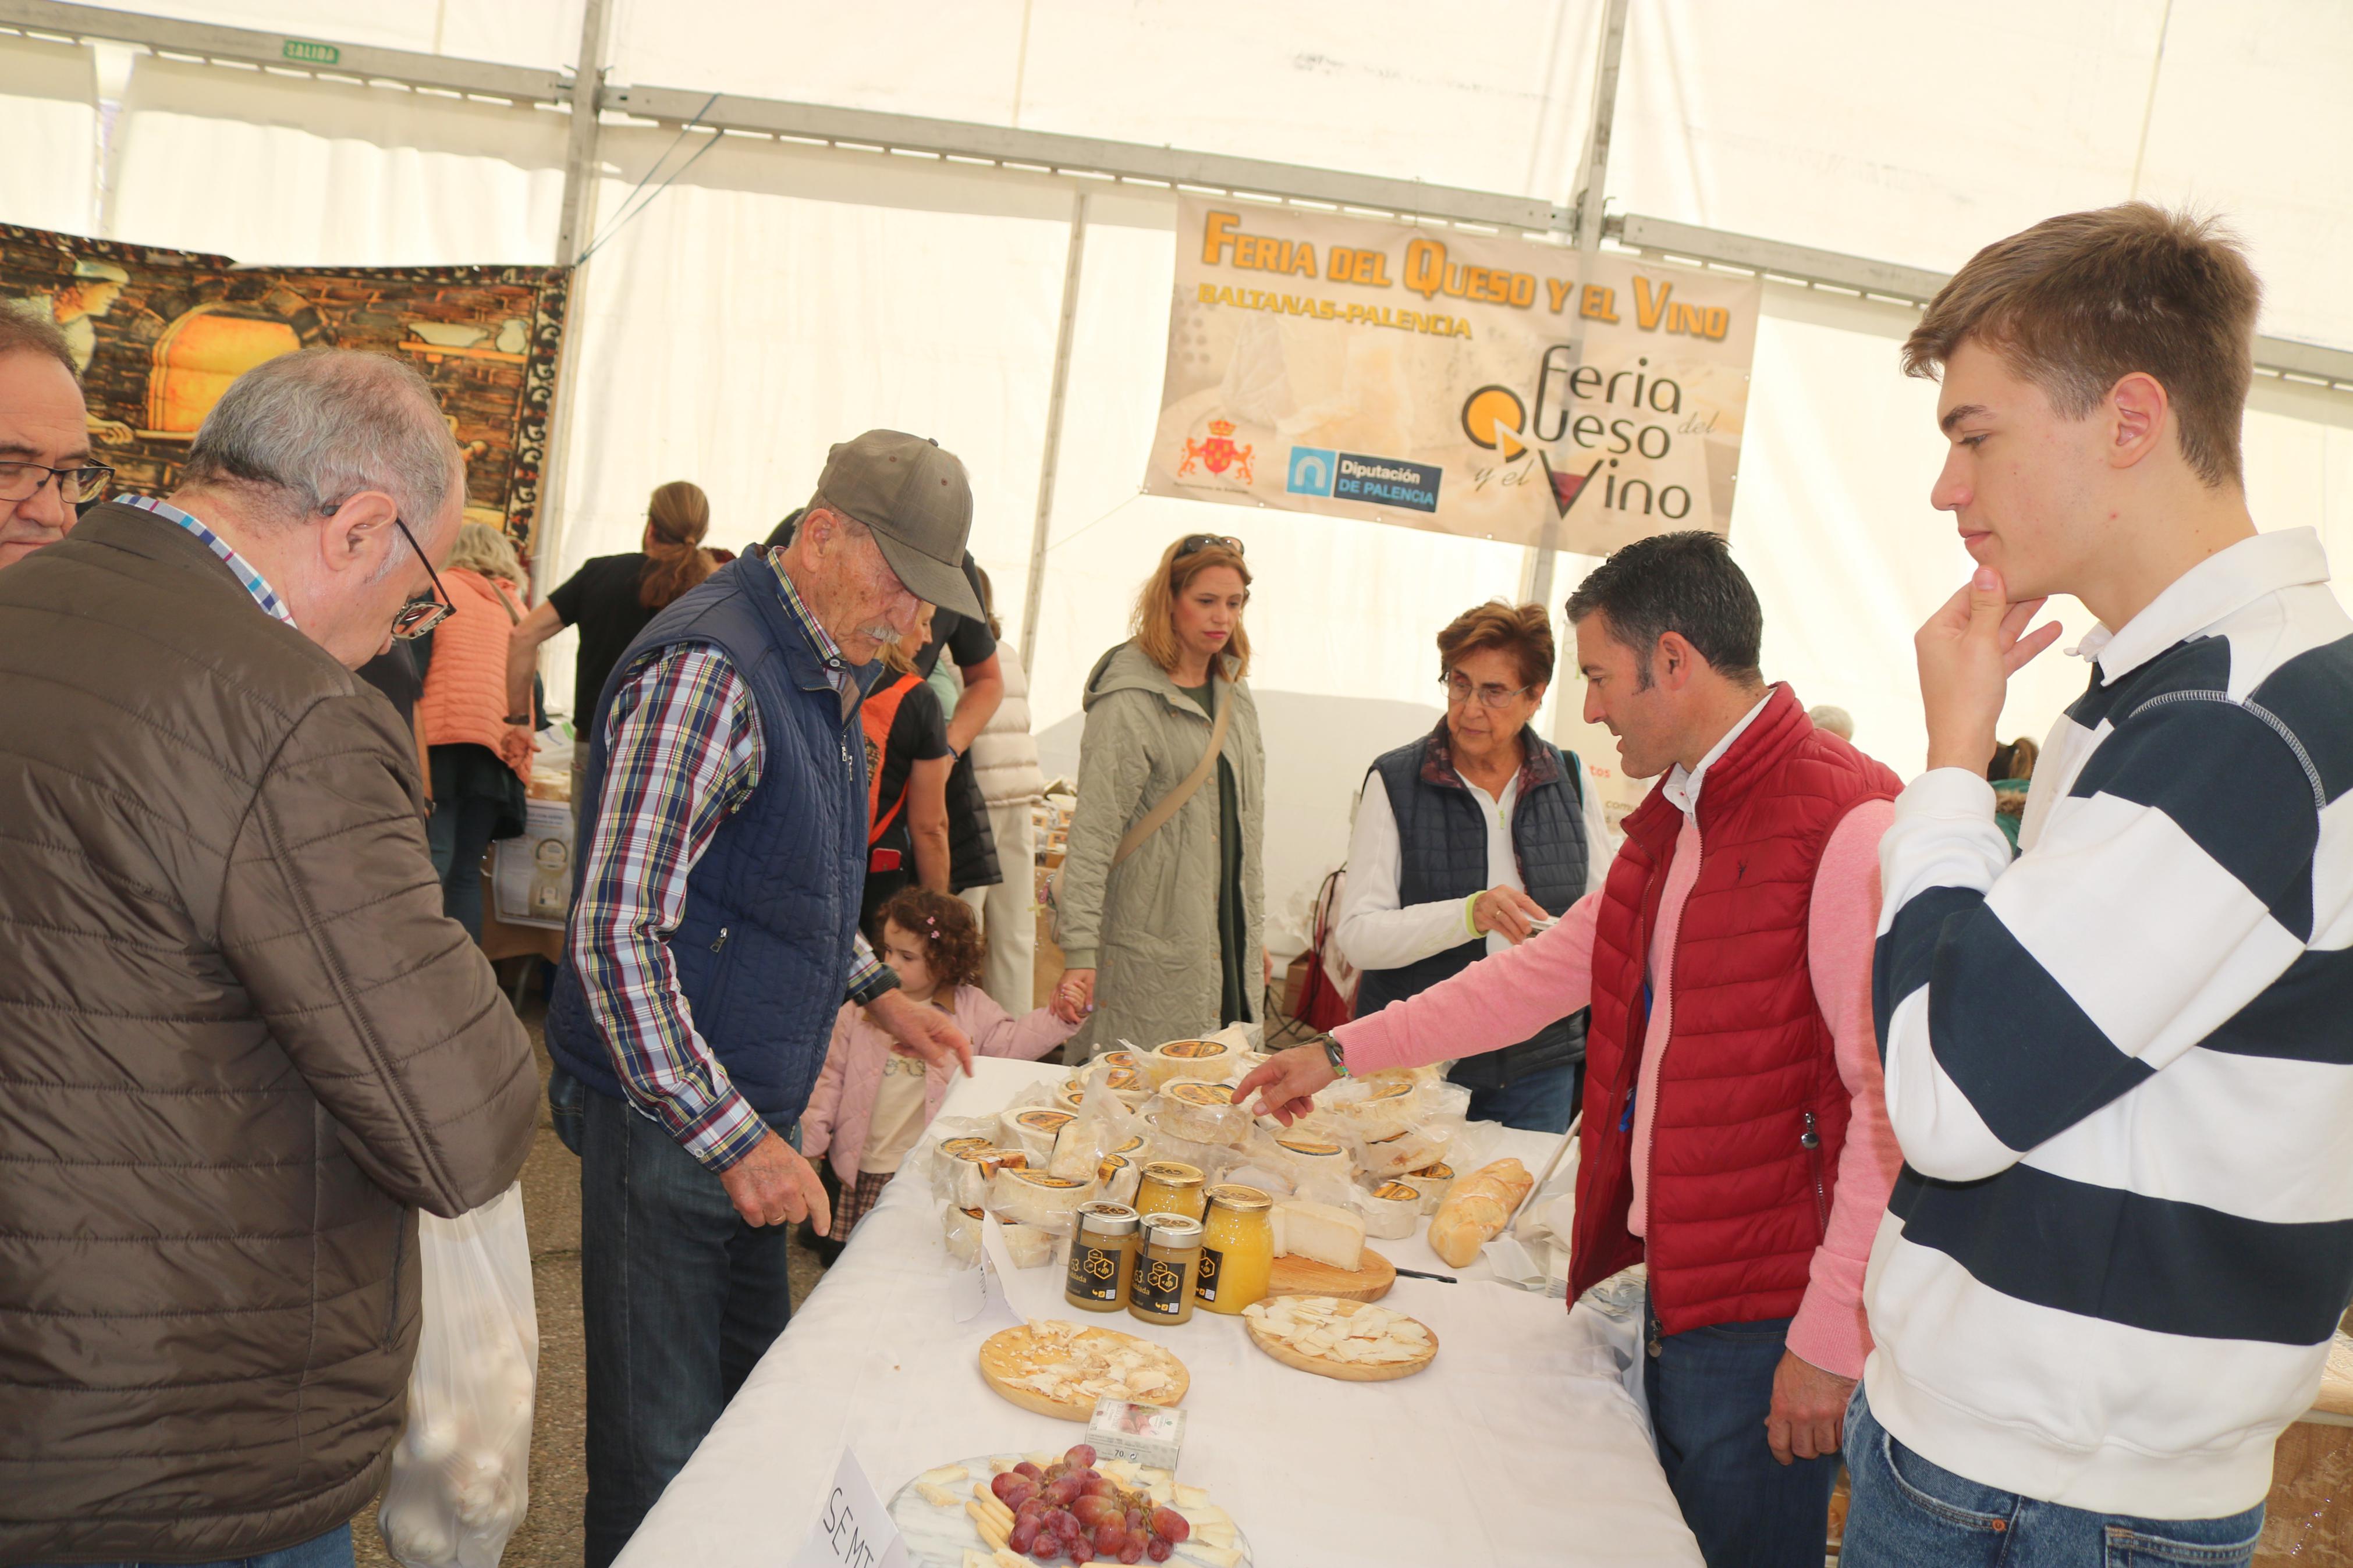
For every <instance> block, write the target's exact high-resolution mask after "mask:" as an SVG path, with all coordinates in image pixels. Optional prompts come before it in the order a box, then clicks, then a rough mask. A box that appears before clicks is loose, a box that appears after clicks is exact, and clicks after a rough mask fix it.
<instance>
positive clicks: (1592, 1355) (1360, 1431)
mask: <svg viewBox="0 0 2353 1568" xmlns="http://www.w3.org/2000/svg"><path fill="white" fill-rule="evenodd" d="M976 1066H977V1069H978V1076H977V1077H976V1078H974V1079H970V1080H959V1081H958V1083H957V1085H956V1087H955V1091H954V1092H953V1093H952V1094H951V1095H950V1097H949V1100H948V1102H947V1104H946V1106H945V1107H944V1110H943V1111H942V1114H943V1115H944V1116H970V1115H976V1114H982V1113H986V1112H989V1111H993V1110H997V1109H998V1108H999V1107H1001V1106H1003V1105H1004V1104H1005V1103H1006V1102H1007V1101H1008V1100H1010V1099H1011V1098H1012V1097H1013V1096H1014V1095H1016V1094H1017V1093H1018V1092H1019V1091H1020V1089H1022V1088H1023V1087H1024V1086H1025V1085H1027V1084H1029V1083H1031V1082H1033V1081H1036V1080H1037V1079H1039V1078H1041V1077H1044V1076H1048V1075H1049V1074H1050V1073H1058V1072H1060V1070H1061V1069H1060V1068H1041V1067H1040V1066H1039V1065H1038V1064H1035V1063H1030V1062H1015V1061H1005V1060H999V1059H996V1058H981V1060H980V1061H979V1062H978V1063H977V1064H976ZM1505 1136H1506V1138H1507V1139H1510V1140H1514V1142H1509V1143H1507V1144H1506V1145H1505V1147H1504V1151H1503V1152H1510V1153H1514V1154H1517V1155H1519V1156H1520V1157H1521V1158H1522V1159H1523V1160H1524V1161H1525V1162H1526V1163H1528V1164H1529V1165H1530V1167H1531V1168H1532V1169H1533V1168H1534V1167H1535V1165H1536V1163H1537V1162H1538V1161H1540V1160H1542V1159H1544V1158H1546V1156H1548V1155H1549V1153H1550V1141H1549V1140H1546V1139H1544V1138H1542V1137H1539V1136H1537V1135H1535V1134H1525V1133H1509V1134H1506V1135H1505ZM917 1148H918V1151H919V1152H921V1153H923V1154H927V1153H928V1150H929V1144H928V1142H925V1143H919V1144H918V1145H917ZM923 1169H924V1167H922V1166H920V1165H919V1166H915V1167H913V1173H911V1174H909V1175H906V1176H904V1177H902V1179H901V1180H898V1181H894V1182H892V1184H891V1185H890V1187H889V1189H888V1190H887V1191H886V1192H885V1193H884V1194H883V1197H882V1201H881V1204H880V1205H877V1207H876V1208H875V1210H874V1212H873V1213H872V1214H871V1215H869V1216H868V1218H867V1220H866V1222H865V1223H864V1224H863V1225H861V1226H860V1227H859V1229H858V1233H857V1236H856V1237H855V1238H854V1239H853V1240H852V1242H851V1243H850V1245H849V1247H848V1248H847V1249H846V1250H845V1251H844V1252H843V1254H842V1256H841V1260H840V1261H839V1263H837V1264H835V1265H834V1267H833V1269H832V1271H831V1272H830V1273H828V1275H827V1276H826V1279H825V1281H824V1283H823V1284H822V1285H820V1286H819V1287H818V1289H817V1291H816V1292H815V1293H814V1294H813V1295H811V1296H810V1298H809V1300H808V1301H807V1305H806V1306H805V1307H804V1308H803V1309H802V1310H801V1311H800V1313H799V1314H798V1315H797V1317H795V1318H794V1320H793V1324H792V1327H791V1328H790V1329H789V1330H787V1331H786V1333H785V1334H784V1336H783V1337H782V1338H781V1339H779V1340H778V1341H777V1342H776V1344H775V1345H774V1346H773V1347H771V1348H770V1350H769V1352H768V1353H767V1355H766V1356H765V1357H764V1358H763V1359H762V1360H761V1363H760V1364H759V1366H758V1367H757V1368H756V1369H754V1372H753V1373H752V1376H751V1378H750V1380H749V1381H748V1382H746V1383H745V1384H744V1389H743V1392H742V1393H741V1394H738V1395H737V1396H736V1399H735V1401H734V1403H733V1405H729V1406H728V1408H727V1411H726V1413H725V1414H724V1415H722V1416H721V1417H720V1420H719V1424H718V1425H717V1426H714V1427H713V1428H712V1431H711V1435H710V1436H708V1437H707V1438H705V1439H704V1441H703V1444H702V1447H701V1448H699V1449H698V1450H696V1452H695V1455H694V1458H693V1459H692V1460H691V1462H689V1464H688V1465H687V1467H686V1468H685V1469H684V1470H683V1471H681V1473H680V1474H679V1476H678V1479H676V1480H674V1481H672V1482H671V1483H670V1489H669V1490H668V1491H666V1492H664V1493H663V1494H662V1499H661V1501H660V1502H659V1504H658V1505H657V1506H656V1507H655V1509H654V1510H653V1512H652V1513H651V1514H650V1515H649V1516H648V1518H647V1520H646V1522H645V1524H644V1526H643V1527H642V1528H641V1529H640V1530H639V1531H638V1535H637V1538H636V1539H635V1540H633V1541H632V1542H630V1543H629V1546H628V1550H627V1551H626V1552H624V1553H623V1554H622V1556H621V1559H620V1568H651V1565H653V1564H657V1563H662V1564H668V1563H691V1564H693V1565H694V1568H776V1564H778V1563H784V1562H786V1561H788V1560H789V1559H790V1557H791V1555H792V1553H793V1552H794V1550H795V1549H796V1547H797V1545H798V1544H799V1542H800V1539H801V1537H802V1535H803V1534H804V1533H805V1532H806V1531H807V1528H808V1523H809V1521H810V1520H811V1519H812V1518H813V1517H815V1515H816V1512H817V1510H818V1505H819V1502H820V1501H821V1500H822V1498H823V1496H824V1493H825V1489H826V1487H827V1485H828V1482H829V1481H830V1480H831V1479H832V1477H833V1473H834V1468H835V1466H836V1464H837V1462H838V1461H839V1458H840V1455H841V1450H842V1448H843V1447H844V1445H848V1446H849V1447H852V1448H854V1449H855V1450H856V1452H857V1455H858V1458H859V1461H860V1464H862V1465H863V1466H864V1467H865V1469H866V1472H867V1475H868V1476H869V1478H870V1479H871V1480H872V1481H873V1483H874V1486H875V1488H876V1489H877V1490H879V1491H880V1492H881V1494H882V1495H883V1496H884V1497H885V1498H888V1497H889V1496H891V1495H892V1493H893V1492H895V1491H897V1490H898V1489H899V1488H900V1487H901V1486H902V1484H903V1483H904V1482H905V1481H906V1480H907V1479H908V1478H909V1477H911V1476H913V1475H914V1474H915V1473H917V1472H918V1471H921V1470H923V1469H926V1468H930V1467H932V1466H934V1465H939V1464H944V1463H947V1462H949V1461H951V1460H955V1459H961V1458H968V1457H970V1456H972V1455H976V1454H987V1453H999V1452H1005V1451H1008V1450H1017V1449H1018V1450H1028V1449H1036V1448H1061V1447H1066V1446H1067V1445H1069V1444H1071V1443H1075V1442H1077V1441H1079V1440H1080V1438H1081V1437H1082V1435H1083V1431H1082V1428H1081V1427H1080V1426H1077V1425H1076V1424H1075V1423H1071V1422H1065V1421H1055V1420H1051V1419H1050V1418H1048V1417H1046V1416H1042V1415H1031V1414H1029V1412H1027V1411H1025V1410H1021V1409H1018V1408H1017V1407H1016V1406H1014V1405H1009V1404H1008V1403H1007V1402H1006V1401H1004V1400H1003V1399H1000V1398H999V1397H997V1394H994V1393H992V1392H990V1390H989V1388H988V1385H987V1384H986V1383H984V1382H982V1381H981V1376H980V1372H979V1367H978V1356H979V1350H980V1342H981V1341H982V1340H983V1339H985V1338H987V1333H988V1332H989V1330H988V1329H987V1328H986V1327H984V1326H983V1325H982V1324H980V1323H978V1322H975V1323H972V1324H962V1323H958V1322H956V1321H955V1318H954V1316H953V1313H952V1311H951V1308H950V1290H951V1279H952V1276H953V1275H954V1273H955V1265H954V1264H953V1263H952V1261H951V1260H950V1259H949V1258H948V1257H947V1254H946V1251H945V1249H944V1247H942V1245H941V1233H940V1225H939V1219H938V1210H939V1206H940V1205H938V1203H937V1202H936V1201H934V1198H933V1196H932V1194H931V1187H930V1183H929V1181H928V1180H927V1179H925V1177H924V1176H923ZM1377 1246H1378V1247H1379V1248H1380V1250H1381V1251H1383V1252H1385V1253H1387V1254H1388V1256H1389V1258H1391V1259H1392V1260H1393V1261H1395V1262H1397V1263H1398V1264H1399V1265H1401V1266H1403V1267H1405V1268H1424V1269H1430V1270H1435V1271H1439V1272H1444V1273H1457V1272H1461V1271H1458V1270H1454V1269H1450V1268H1446V1266H1445V1265H1444V1264H1442V1263H1441V1262H1440V1261H1439V1259H1438V1258H1437V1257H1436V1255H1434V1254H1433V1253H1431V1252H1430V1249H1429V1247H1428V1245H1427V1244H1426V1243H1425V1242H1424V1241H1423V1240H1422V1238H1421V1237H1420V1236H1419V1235H1417V1236H1415V1237H1412V1238H1411V1239H1409V1240H1406V1241H1397V1242H1380V1243H1377ZM1479 1267H1480V1266H1478V1265H1475V1264H1474V1265H1473V1271H1474V1272H1475V1271H1476V1270H1477V1268H1479ZM1048 1272H1054V1273H1055V1279H1054V1281H1053V1289H1054V1299H1055V1301H1056V1303H1057V1309H1056V1310H1055V1313H1054V1315H1056V1316H1062V1317H1067V1318H1070V1319H1071V1320H1074V1321H1084V1316H1085V1315H1083V1314H1081V1313H1079V1312H1076V1311H1071V1310H1062V1309H1061V1308H1060V1275H1059V1272H1058V1271H1049V1270H1039V1269H1029V1270H1024V1271H1022V1274H1023V1279H1022V1281H1021V1283H1020V1286H1019V1288H1020V1289H1023V1290H1027V1289H1030V1286H1029V1280H1030V1279H1037V1280H1039V1281H1042V1280H1043V1278H1044V1276H1045V1275H1046V1274H1047V1273H1048ZM1018 1300H1019V1297H1018V1296H1017V1302H1018ZM1384 1305H1387V1306H1391V1307H1396V1308H1398V1309H1400V1310H1404V1311H1407V1312H1410V1313H1412V1314H1413V1315H1414V1316H1415V1317H1417V1318H1419V1319H1420V1320H1421V1321H1424V1322H1426V1323H1428V1324H1429V1325H1430V1329H1431V1330H1432V1331H1434V1332H1435V1333H1436V1334H1437V1336H1438V1339H1439V1343H1440V1352H1439V1355H1438V1359H1437V1360H1436V1361H1435V1362H1433V1363H1431V1365H1430V1370H1429V1371H1427V1372H1424V1373H1418V1374H1417V1375H1415V1376H1412V1377H1409V1378H1405V1379H1402V1380H1400V1381H1398V1382H1395V1383H1378V1384H1347V1383H1339V1382H1335V1381H1334V1380H1332V1379H1330V1378H1322V1377H1314V1376H1311V1375H1309V1374H1307V1373H1298V1372H1294V1371H1292V1370H1291V1369H1289V1368H1287V1367H1284V1366H1282V1365H1281V1364H1280V1363H1276V1362H1274V1361H1272V1360H1271V1359H1270V1358H1268V1357H1267V1356H1266V1355H1265V1354H1263V1353H1262V1352H1260V1351H1259V1350H1258V1349H1257V1348H1256V1347H1255V1346H1253V1345H1252V1344H1250V1342H1249V1339H1248V1337H1247V1336H1246V1335H1245V1333H1244V1331H1243V1329H1242V1326H1241V1323H1240V1321H1239V1320H1236V1319H1232V1318H1222V1317H1219V1316H1218V1315H1216V1314H1214V1313H1209V1312H1197V1313H1196V1314H1195V1315H1194V1318H1193V1321H1191V1322H1189V1323H1187V1324H1185V1325H1184V1326H1182V1327H1180V1328H1172V1329H1162V1328H1153V1327H1147V1326H1145V1324H1142V1323H1139V1322H1137V1321H1135V1320H1134V1319H1133V1318H1130V1317H1128V1316H1127V1315H1126V1314H1124V1313H1121V1314H1118V1315H1117V1316H1116V1317H1106V1318H1104V1319H1103V1320H1101V1321H1103V1322H1105V1323H1108V1324H1110V1325H1111V1326H1113V1327H1114V1328H1118V1329H1121V1330H1124V1331H1129V1332H1133V1333H1136V1334H1140V1335H1142V1336H1144V1337H1145V1338H1148V1339H1153V1340H1156V1341H1158V1342H1161V1343H1163V1344H1166V1346H1168V1348H1169V1349H1171V1350H1173V1351H1175V1352H1176V1353H1177V1354H1178V1355H1179V1356H1181V1357H1182V1358H1183V1359H1184V1362H1185V1364H1186V1365H1187V1368H1189V1369H1190V1371H1191V1373H1192V1377H1193V1384H1192V1390H1191V1392H1190V1393H1189V1394H1187V1397H1186V1399H1185V1405H1184V1408H1185V1409H1186V1411H1187V1413H1188V1414H1187V1425H1186V1432H1185V1454H1184V1459H1183V1462H1182V1464H1181V1465H1180V1467H1179V1474H1180V1475H1181V1476H1182V1478H1183V1479H1186V1480H1187V1481H1189V1482H1193V1483H1195V1484H1197V1485H1202V1486H1207V1487H1208V1488H1209V1489H1210V1491H1211V1493H1212V1494H1213V1495H1214V1496H1215V1498H1216V1499H1217V1500H1218V1501H1219V1503H1220V1504H1221V1505H1223V1506H1224V1507H1225V1508H1226V1509H1227V1510H1229V1512H1231V1513H1232V1515H1233V1517H1234V1520H1235V1521H1236V1522H1237V1523H1239V1524H1240V1526H1241V1528H1242V1530H1243V1531H1244V1532H1245V1533H1247V1534H1248V1535H1249V1537H1250V1542H1251V1545H1252V1547H1253V1548H1254V1551H1255V1560H1256V1563H1257V1564H1258V1565H1259V1568H1363V1565H1365V1564H1369V1563H1400V1564H1404V1563H1411V1564H1417V1565H1423V1568H1438V1565H1445V1568H1456V1565H1461V1564H1471V1563H1496V1564H1520V1563H1529V1564H1535V1563H1542V1564H1546V1565H1547V1568H1553V1565H1560V1564H1591V1565H1593V1568H1605V1565H1607V1568H1616V1565H1620V1564H1626V1563H1677V1564H1687V1565H1690V1564H1697V1563H1699V1561H1700V1558H1699V1551H1698V1547H1697V1545H1696V1544H1695V1543H1694V1541H1693V1540H1692V1536H1691V1532H1690V1531H1688V1530H1687V1529H1685V1528H1684V1526H1683V1518H1682V1516H1681V1514H1680V1513H1678V1512H1677V1510H1676V1508H1675V1503H1674V1499H1673V1497H1672V1495H1671V1494H1670V1493H1669V1492H1668V1490H1667V1484H1666V1479H1665V1478H1664V1477H1663V1476H1662V1474H1661V1473H1660V1470H1659V1465H1658V1460H1657V1458H1655V1457H1654V1456H1653V1454H1652V1452H1651V1443H1650V1437H1649V1431H1648V1423H1647V1421H1646V1420H1645V1418H1644V1416H1643V1415H1642V1412H1641V1408H1640V1406H1639V1405H1638V1404H1637V1402H1636V1400H1635V1398H1634V1397H1633V1395H1632V1394H1630V1393H1629V1392H1628V1384H1627V1383H1626V1381H1625V1376H1626V1373H1627V1370H1628V1368H1629V1366H1630V1359H1631V1357H1632V1355H1633V1353H1634V1338H1633V1331H1632V1329H1631V1326H1630V1325H1625V1326H1621V1325H1618V1324H1614V1323H1612V1322H1611V1321H1609V1320H1608V1319H1606V1318H1604V1317H1602V1316H1601V1315H1600V1314H1599V1313H1596V1312H1594V1311H1593V1310H1591V1309H1589V1308H1588V1307H1579V1308H1578V1309H1577V1311H1575V1312H1574V1313H1571V1312H1566V1311H1564V1310H1563V1309H1562V1306H1561V1303H1560V1302H1559V1301H1557V1300H1550V1299H1547V1298H1546V1297H1543V1296H1540V1295H1535V1294H1532V1293H1530V1292H1527V1291H1524V1290H1517V1289H1511V1288H1509V1287H1507V1286H1504V1285H1499V1284H1496V1283H1494V1282H1493V1281H1492V1280H1478V1279H1463V1280H1462V1282H1461V1283H1459V1284H1453V1285H1442V1284H1438V1283H1435V1282H1432V1281H1429V1280H1420V1279H1399V1280H1398V1283H1397V1288H1396V1289H1394V1290H1393V1291H1391V1292H1390V1293H1389V1295H1388V1297H1387V1298H1386V1299H1385V1300H1384Z"/></svg>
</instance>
